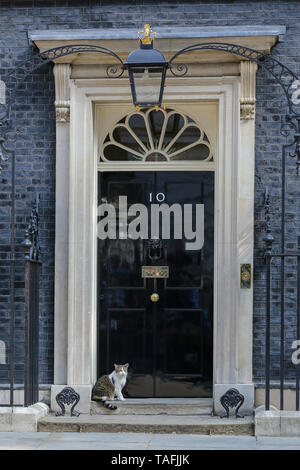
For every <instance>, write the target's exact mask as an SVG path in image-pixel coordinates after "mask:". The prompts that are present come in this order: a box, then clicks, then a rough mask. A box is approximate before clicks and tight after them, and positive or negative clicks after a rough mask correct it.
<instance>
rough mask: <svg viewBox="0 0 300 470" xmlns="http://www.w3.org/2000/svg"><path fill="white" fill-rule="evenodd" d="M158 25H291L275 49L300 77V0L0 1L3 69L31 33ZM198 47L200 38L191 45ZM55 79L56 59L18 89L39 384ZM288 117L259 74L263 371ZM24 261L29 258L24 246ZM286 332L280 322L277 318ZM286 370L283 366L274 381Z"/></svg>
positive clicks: (293, 211)
mask: <svg viewBox="0 0 300 470" xmlns="http://www.w3.org/2000/svg"><path fill="white" fill-rule="evenodd" d="M146 22H149V23H150V24H151V26H152V27H153V28H154V29H155V27H163V26H173V27H174V28H176V27H180V26H202V25H206V26H207V25H213V26H221V25H223V26H225V25H245V24H248V25H251V24H261V25H263V24H277V25H285V26H287V34H286V36H285V40H284V42H283V43H279V44H278V45H277V46H276V47H275V48H274V50H273V55H274V56H276V57H277V58H278V59H279V60H280V61H282V62H283V63H284V64H286V65H288V66H289V67H290V68H291V69H292V70H293V71H294V72H295V73H296V74H298V75H299V72H300V70H299V64H300V48H299V44H300V3H299V2H297V1H290V2H288V1H286V2H284V1H244V2H243V1H230V2H229V1H228V2H227V1H222V2H221V1H219V2H218V1H209V0H207V1H184V0H180V1H169V2H168V1H154V0H136V1H130V0H129V1H126V2H125V1H113V0H112V1H106V0H99V1H93V0H87V1H83V0H73V1H71V0H70V1H30V0H27V1H25V0H24V1H21V0H20V1H0V75H1V77H3V78H4V77H5V75H6V73H7V72H8V70H10V69H11V68H12V67H14V66H15V64H16V62H17V61H18V60H20V59H22V57H24V55H26V57H27V56H29V55H30V54H31V53H32V52H31V50H30V47H29V45H28V41H27V31H28V30H34V29H39V30H41V29H80V28H82V29H85V28H127V27H128V28H136V29H137V30H138V29H141V27H142V26H143V24H144V23H146ZM191 43H192V41H191ZM53 102H54V85H53V77H52V67H51V65H49V66H46V67H45V68H43V69H40V70H39V71H37V72H35V73H34V74H32V75H30V76H29V77H27V78H26V80H25V81H24V83H23V84H22V87H21V88H20V91H19V92H18V94H17V100H16V104H15V106H14V107H13V113H12V117H13V120H14V124H15V126H16V128H17V129H19V130H20V132H19V133H18V134H17V136H16V138H12V139H11V142H10V145H11V146H13V147H14V148H15V151H16V162H17V170H16V199H17V217H16V220H17V243H20V242H21V241H22V239H23V236H24V229H25V228H26V225H27V223H28V216H29V214H30V209H31V206H32V202H33V200H34V195H35V192H36V191H40V193H41V249H42V259H43V271H42V280H41V297H40V302H41V325H40V326H41V334H40V348H41V360H40V370H41V373H40V381H41V383H51V382H52V380H53V274H54V232H55V221H54V206H55V194H54V189H55V115H54V107H53ZM284 114H285V106H284V97H283V94H282V91H281V89H280V87H279V86H278V85H276V84H274V81H273V80H272V79H271V78H270V76H268V75H267V74H266V73H265V72H262V71H259V72H258V80H257V120H256V173H257V178H256V205H255V219H256V232H255V236H256V240H255V273H254V276H255V284H254V374H255V377H256V379H257V380H258V381H259V379H260V377H262V376H263V372H264V371H263V363H264V359H263V353H264V349H263V346H264V334H263V333H264V330H263V329H264V303H263V302H264V299H265V287H264V276H265V270H264V266H263V262H262V253H263V243H262V235H263V234H262V228H263V221H264V212H263V201H262V199H263V190H264V187H265V185H266V184H269V186H270V188H271V196H272V209H271V212H272V220H273V222H274V225H275V230H274V236H275V237H276V241H279V239H280V218H279V217H278V215H279V213H280V184H281V176H280V172H281V160H280V157H281V144H282V142H283V140H282V138H281V137H279V130H280V120H281V118H282V116H283V115H284ZM288 161H289V162H290V161H291V163H288V192H289V199H288V207H287V217H288V219H289V233H288V237H287V242H288V243H289V248H292V247H294V245H295V243H296V241H297V237H296V234H297V233H299V223H300V221H299V218H300V211H299V179H297V178H296V176H295V163H294V161H292V159H288ZM10 168H11V160H8V161H7V162H6V163H4V164H3V173H2V175H0V183H1V191H0V230H1V232H0V250H1V252H0V260H1V266H0V340H1V339H2V340H5V341H6V340H7V335H8V328H9V277H8V270H9V266H8V253H9V232H10V228H9V207H10ZM18 257H19V258H21V257H22V254H21V252H20V250H19V248H18ZM293 269H294V268H293V267H292V268H291V269H290V271H289V272H288V273H287V274H288V279H287V281H288V282H289V286H288V287H289V289H290V290H289V292H288V297H287V302H286V310H287V313H286V318H287V323H288V324H289V328H288V329H287V333H286V335H287V339H288V341H287V360H288V359H289V354H290V349H289V348H290V341H291V340H292V339H295V338H294V325H295V313H294V311H295V285H294V284H295V279H294V278H295V275H294V270H293ZM22 273H23V265H22V261H21V260H20V261H19V262H18V267H17V278H16V306H17V311H16V319H17V321H16V324H17V327H18V329H17V332H16V339H17V356H18V361H19V366H18V368H17V369H19V371H18V373H17V375H16V379H17V381H22V360H23V359H22V358H23V349H22V346H23V345H22V341H23V339H22V338H23V336H22V335H23V330H22V327H23V303H22V289H23V274H22ZM278 295H279V294H278V289H276V288H275V289H274V291H273V292H272V299H273V301H274V312H275V313H276V312H277V310H278V305H277V297H278ZM273 328H274V331H275V330H276V329H277V330H278V321H275V322H274V326H273ZM272 352H273V363H274V365H275V366H276V363H277V362H278V357H277V356H278V341H274V342H273V343H272ZM276 374H277V372H274V377H275V376H276ZM0 382H2V383H5V382H7V366H1V368H0Z"/></svg>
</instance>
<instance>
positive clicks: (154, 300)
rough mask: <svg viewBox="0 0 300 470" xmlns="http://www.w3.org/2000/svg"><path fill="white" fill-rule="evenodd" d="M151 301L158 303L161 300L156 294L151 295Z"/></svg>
mask: <svg viewBox="0 0 300 470" xmlns="http://www.w3.org/2000/svg"><path fill="white" fill-rule="evenodd" d="M150 299H151V301H152V302H157V301H158V300H159V295H158V294H156V292H155V293H154V294H151V297H150Z"/></svg>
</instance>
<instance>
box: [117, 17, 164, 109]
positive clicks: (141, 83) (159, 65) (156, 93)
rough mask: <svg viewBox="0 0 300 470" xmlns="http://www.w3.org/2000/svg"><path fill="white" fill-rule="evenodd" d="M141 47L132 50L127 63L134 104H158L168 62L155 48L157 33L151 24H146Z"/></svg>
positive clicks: (160, 100) (161, 95)
mask: <svg viewBox="0 0 300 470" xmlns="http://www.w3.org/2000/svg"><path fill="white" fill-rule="evenodd" d="M138 34H139V36H138V37H139V38H140V49H136V50H135V51H132V52H131V53H130V54H129V56H128V58H127V61H126V63H125V64H124V65H125V68H126V69H127V70H128V74H129V81H130V86H131V93H132V99H133V103H134V105H135V106H136V107H137V109H139V107H143V106H157V107H159V106H160V105H161V102H162V97H163V90H164V86H165V78H166V71H167V68H168V62H167V61H166V59H165V57H164V55H163V54H162V53H161V52H160V51H158V50H157V49H154V48H153V37H155V33H153V31H152V30H151V29H150V25H149V24H146V25H145V26H144V31H143V37H140V33H138Z"/></svg>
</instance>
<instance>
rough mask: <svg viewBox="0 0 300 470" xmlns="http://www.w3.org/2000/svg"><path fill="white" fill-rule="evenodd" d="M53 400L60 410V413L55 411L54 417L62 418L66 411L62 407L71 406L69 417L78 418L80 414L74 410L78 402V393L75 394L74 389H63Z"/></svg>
mask: <svg viewBox="0 0 300 470" xmlns="http://www.w3.org/2000/svg"><path fill="white" fill-rule="evenodd" d="M55 400H56V402H57V404H58V406H59V407H60V408H61V411H57V412H56V413H55V416H64V415H65V413H66V409H65V406H64V405H71V404H72V403H74V404H73V406H72V407H71V409H70V415H71V416H76V417H78V416H79V415H80V413H79V412H78V411H76V410H74V408H75V406H76V405H77V403H78V402H79V400H80V395H79V393H77V392H75V390H74V388H72V387H65V388H63V389H62V390H61V391H60V392H59V393H58V394H57V395H56V397H55Z"/></svg>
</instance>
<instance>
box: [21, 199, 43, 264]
mask: <svg viewBox="0 0 300 470" xmlns="http://www.w3.org/2000/svg"><path fill="white" fill-rule="evenodd" d="M39 201H40V194H39V193H37V194H36V198H35V202H34V205H33V208H32V210H31V214H30V222H29V225H28V227H27V229H26V231H25V239H24V241H23V242H22V246H23V249H24V255H25V259H30V260H33V261H38V260H39V255H40V244H39Z"/></svg>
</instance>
